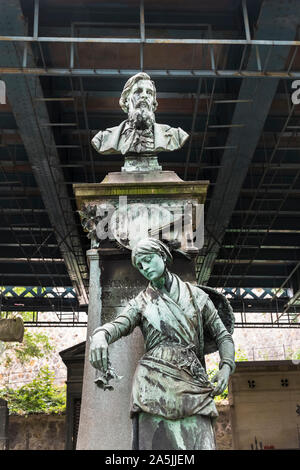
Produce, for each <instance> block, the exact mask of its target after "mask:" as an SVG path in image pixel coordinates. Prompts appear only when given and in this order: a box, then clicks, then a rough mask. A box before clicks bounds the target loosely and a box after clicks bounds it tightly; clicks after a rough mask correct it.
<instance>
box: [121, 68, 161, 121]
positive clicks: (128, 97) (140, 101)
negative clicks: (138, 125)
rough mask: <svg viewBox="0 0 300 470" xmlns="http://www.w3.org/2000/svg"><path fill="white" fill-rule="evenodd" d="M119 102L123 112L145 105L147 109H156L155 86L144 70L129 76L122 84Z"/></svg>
mask: <svg viewBox="0 0 300 470" xmlns="http://www.w3.org/2000/svg"><path fill="white" fill-rule="evenodd" d="M119 104H120V106H121V108H122V110H123V111H124V112H125V113H130V112H132V111H133V110H134V109H137V108H141V107H142V106H145V107H147V108H148V109H149V111H152V112H153V113H154V111H155V110H156V108H157V106H158V103H157V101H156V88H155V85H154V82H153V81H152V80H151V78H150V77H149V75H148V74H147V73H145V72H140V73H137V74H136V75H133V77H130V78H129V79H128V80H127V82H126V83H125V85H124V88H123V91H122V94H121V98H120V101H119Z"/></svg>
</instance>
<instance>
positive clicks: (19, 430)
mask: <svg viewBox="0 0 300 470" xmlns="http://www.w3.org/2000/svg"><path fill="white" fill-rule="evenodd" d="M8 437H9V450H64V448H65V416H64V415H41V414H36V415H29V416H13V415H12V416H10V417H9V426H8Z"/></svg>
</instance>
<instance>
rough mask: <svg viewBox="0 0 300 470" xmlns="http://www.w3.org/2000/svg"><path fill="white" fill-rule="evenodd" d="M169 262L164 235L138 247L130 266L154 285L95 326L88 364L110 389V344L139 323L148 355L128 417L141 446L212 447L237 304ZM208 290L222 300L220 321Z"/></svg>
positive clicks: (139, 372)
mask: <svg viewBox="0 0 300 470" xmlns="http://www.w3.org/2000/svg"><path fill="white" fill-rule="evenodd" d="M171 261H172V255H171V253H170V251H169V248H168V247H167V246H166V245H165V244H163V243H162V242H160V241H159V240H156V239H151V238H148V239H146V240H142V241H141V242H139V243H138V244H137V245H136V247H135V248H134V249H133V251H132V263H133V265H134V266H135V267H136V268H137V269H138V270H139V271H140V273H141V274H142V275H143V276H144V277H145V278H146V279H148V280H149V285H148V287H147V288H146V289H145V290H143V291H142V292H140V293H139V294H138V295H137V296H136V297H135V298H134V299H132V300H131V301H130V302H129V303H128V305H127V307H126V308H125V309H124V310H123V311H122V312H121V313H120V314H119V315H118V316H117V317H116V319H115V320H114V321H112V322H109V323H106V324H104V325H102V326H100V327H99V328H96V330H95V331H94V333H93V336H92V339H91V348H90V361H91V364H92V365H93V366H94V367H95V368H97V369H99V370H100V375H99V376H98V378H97V383H98V385H100V386H101V387H102V388H104V389H107V388H109V383H108V382H109V379H110V378H111V377H113V376H114V374H115V372H114V370H112V369H111V365H110V362H109V358H108V345H109V344H111V343H113V342H115V341H117V340H118V339H119V338H121V337H122V336H127V335H129V334H130V333H131V332H132V331H133V330H134V328H135V327H137V326H139V327H140V329H141V331H142V334H143V337H144V341H145V350H146V352H145V354H144V355H143V357H142V359H141V360H140V361H139V363H138V366H137V369H136V372H135V376H134V380H133V388H132V406H131V416H132V417H134V416H136V415H138V416H139V427H140V439H139V448H145V449H146V448H148V449H154V448H161V449H162V448H166V449H214V448H215V444H214V433H213V427H212V422H213V419H214V418H216V417H217V415H218V414H217V410H216V407H215V403H214V399H213V397H214V396H215V395H217V394H220V393H222V392H223V391H224V389H225V388H226V386H227V383H228V379H229V375H230V374H231V373H232V372H233V371H234V367H235V365H234V344H233V340H232V337H231V333H232V330H233V322H234V318H233V314H232V309H231V307H230V305H229V303H228V302H227V300H226V299H225V297H223V296H222V295H221V294H219V293H217V292H216V291H213V292H212V291H211V292H210V291H209V290H208V293H207V292H205V291H204V290H203V289H201V287H200V286H197V285H193V284H191V283H189V282H183V281H182V280H181V279H180V278H179V277H178V276H177V275H176V274H172V273H170V271H169V269H168V265H169V264H170V263H171ZM210 293H211V294H213V295H212V299H213V300H214V301H215V303H216V304H217V305H222V310H221V313H222V318H223V321H222V320H221V318H220V316H219V314H218V311H217V309H216V307H215V304H214V303H213V301H212V300H211V298H210V295H209V294H210ZM220 300H221V302H220ZM224 323H225V324H226V327H227V328H226V327H225V326H224ZM205 343H207V344H208V345H209V347H208V348H206V347H205ZM214 350H218V351H219V354H220V357H221V362H220V370H219V372H218V373H217V375H216V376H215V378H214V379H213V380H212V382H217V385H216V386H214V385H213V383H211V382H210V381H209V379H208V376H207V373H206V370H205V360H204V355H205V353H206V352H213V351H214ZM204 429H206V431H205V432H204ZM201 436H202V437H201ZM156 441H157V442H161V445H162V446H164V447H157V445H156V444H155V442H156ZM149 446H150V447H149Z"/></svg>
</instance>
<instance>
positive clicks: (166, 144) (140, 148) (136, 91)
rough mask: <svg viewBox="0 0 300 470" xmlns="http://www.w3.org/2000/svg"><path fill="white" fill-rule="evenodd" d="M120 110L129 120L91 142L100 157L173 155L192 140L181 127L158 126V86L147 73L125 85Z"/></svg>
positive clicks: (137, 75) (138, 75) (100, 134)
mask: <svg viewBox="0 0 300 470" xmlns="http://www.w3.org/2000/svg"><path fill="white" fill-rule="evenodd" d="M120 106H121V108H122V110H123V111H124V112H126V113H128V119H127V120H125V121H123V122H121V124H120V125H119V126H116V127H111V128H109V129H106V130H104V131H100V132H98V134H96V135H95V137H94V138H93V139H92V145H93V147H94V148H95V149H96V150H97V152H99V153H101V154H104V155H107V154H119V153H121V154H123V155H126V154H132V153H133V154H135V153H143V154H156V153H158V152H163V151H165V152H166V151H167V152H172V151H173V150H177V149H179V148H181V147H182V146H183V145H184V143H185V141H186V140H187V138H188V137H189V135H188V134H187V133H186V132H185V131H183V130H182V129H181V128H180V127H178V128H174V127H170V126H168V125H166V124H157V123H156V122H155V114H154V112H155V110H156V108H157V101H156V90H155V85H154V82H153V81H152V80H151V78H150V77H149V75H147V74H146V73H144V72H141V73H138V74H136V75H134V76H133V77H131V78H130V79H129V80H128V81H127V82H126V84H125V86H124V89H123V92H122V94H121V98H120Z"/></svg>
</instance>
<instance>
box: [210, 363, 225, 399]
mask: <svg viewBox="0 0 300 470" xmlns="http://www.w3.org/2000/svg"><path fill="white" fill-rule="evenodd" d="M229 376H230V367H229V365H228V364H224V365H223V367H222V369H220V370H219V372H217V373H216V374H215V375H214V377H213V378H212V379H211V381H212V382H213V383H214V382H217V385H216V386H215V388H214V390H213V392H212V395H213V396H216V395H221V393H223V392H224V390H225V388H226V387H227V385H228V380H229Z"/></svg>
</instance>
